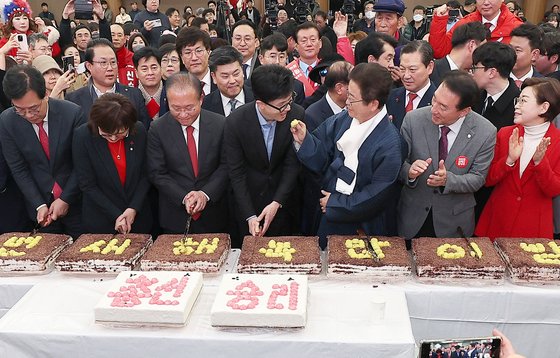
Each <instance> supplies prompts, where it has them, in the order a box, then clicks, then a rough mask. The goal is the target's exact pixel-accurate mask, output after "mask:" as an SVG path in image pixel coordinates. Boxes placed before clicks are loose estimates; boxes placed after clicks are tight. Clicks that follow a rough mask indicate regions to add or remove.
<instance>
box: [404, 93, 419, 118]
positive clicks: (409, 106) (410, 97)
mask: <svg viewBox="0 0 560 358" xmlns="http://www.w3.org/2000/svg"><path fill="white" fill-rule="evenodd" d="M416 97H418V95H417V94H416V93H412V92H410V93H409V94H408V103H407V104H406V107H405V109H404V110H405V112H406V113H408V112H410V111H412V110H413V109H414V107H413V105H414V104H413V103H412V102H413V101H414V100H415V99H416Z"/></svg>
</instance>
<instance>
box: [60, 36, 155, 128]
mask: <svg viewBox="0 0 560 358" xmlns="http://www.w3.org/2000/svg"><path fill="white" fill-rule="evenodd" d="M85 61H86V68H87V69H88V71H89V73H90V74H91V78H90V80H89V82H88V84H87V86H84V87H82V88H80V89H78V90H76V91H73V92H70V93H68V94H67V95H66V100H68V101H70V102H74V103H76V104H77V105H79V106H80V107H82V111H83V114H84V117H85V118H86V120H87V119H88V117H89V112H90V110H91V106H93V102H94V101H95V100H96V99H97V98H98V97H100V96H101V95H103V94H104V93H111V92H113V93H120V94H122V95H125V96H126V97H128V99H130V101H131V102H132V103H133V104H134V107H135V108H136V110H137V111H138V121H139V122H141V123H142V124H144V126H145V127H146V129H148V128H149V127H150V121H151V120H150V118H149V117H148V112H147V111H146V108H145V105H144V98H143V97H142V93H140V90H138V89H137V88H132V87H128V86H124V85H122V84H120V83H118V82H117V73H118V68H117V54H116V52H115V48H114V47H113V44H112V43H111V42H110V41H109V40H107V39H95V40H91V41H90V42H89V44H88V47H87V50H86V56H85Z"/></svg>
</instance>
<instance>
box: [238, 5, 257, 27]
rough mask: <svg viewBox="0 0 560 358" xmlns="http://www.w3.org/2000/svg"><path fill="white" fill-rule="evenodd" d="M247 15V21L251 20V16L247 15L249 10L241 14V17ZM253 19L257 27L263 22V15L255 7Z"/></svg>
mask: <svg viewBox="0 0 560 358" xmlns="http://www.w3.org/2000/svg"><path fill="white" fill-rule="evenodd" d="M243 15H245V16H246V17H247V20H249V15H248V14H247V9H245V10H243V11H241V12H240V13H239V17H241V16H243ZM253 19H254V21H253V22H254V23H255V25H257V26H259V24H260V22H261V13H260V12H259V10H257V8H255V7H253Z"/></svg>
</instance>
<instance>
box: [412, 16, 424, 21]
mask: <svg viewBox="0 0 560 358" xmlns="http://www.w3.org/2000/svg"><path fill="white" fill-rule="evenodd" d="M412 19H413V20H414V21H416V22H420V21H422V20H423V19H424V16H422V15H420V14H416V15H414V16H413V17H412Z"/></svg>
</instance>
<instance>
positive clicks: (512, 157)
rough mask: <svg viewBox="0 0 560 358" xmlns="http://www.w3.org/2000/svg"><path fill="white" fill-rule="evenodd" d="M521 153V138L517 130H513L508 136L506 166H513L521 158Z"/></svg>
mask: <svg viewBox="0 0 560 358" xmlns="http://www.w3.org/2000/svg"><path fill="white" fill-rule="evenodd" d="M521 152H523V136H519V128H514V129H513V132H511V135H510V136H509V150H508V157H507V160H506V162H507V164H509V165H513V164H514V163H515V162H516V161H517V160H518V159H519V157H521ZM541 159H542V158H541Z"/></svg>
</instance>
